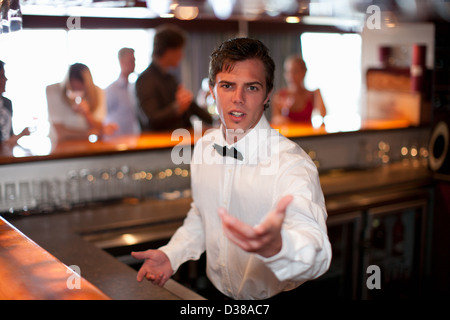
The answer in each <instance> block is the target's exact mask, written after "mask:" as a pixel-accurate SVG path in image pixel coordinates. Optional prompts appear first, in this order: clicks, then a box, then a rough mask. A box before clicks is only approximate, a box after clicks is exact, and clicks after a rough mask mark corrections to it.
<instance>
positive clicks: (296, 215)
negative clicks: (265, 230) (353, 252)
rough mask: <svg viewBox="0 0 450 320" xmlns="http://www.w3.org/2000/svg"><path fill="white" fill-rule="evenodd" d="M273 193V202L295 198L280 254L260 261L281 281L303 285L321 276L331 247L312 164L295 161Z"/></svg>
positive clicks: (325, 267)
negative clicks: (274, 195)
mask: <svg viewBox="0 0 450 320" xmlns="http://www.w3.org/2000/svg"><path fill="white" fill-rule="evenodd" d="M275 194H276V197H275V198H274V199H278V200H279V199H280V198H281V197H282V196H285V195H287V194H292V195H293V196H294V199H293V201H292V202H291V204H290V205H289V206H288V209H287V212H286V218H285V221H284V224H283V227H282V231H281V237H282V248H281V250H280V252H278V253H277V254H276V255H274V256H272V257H269V258H264V257H261V259H262V261H263V262H264V263H265V264H266V265H267V266H268V267H269V268H270V269H271V270H272V272H273V273H274V274H275V276H276V277H277V278H278V279H279V280H280V281H285V280H286V281H298V282H304V281H307V280H311V279H315V278H317V277H319V276H321V275H322V274H324V273H325V272H326V271H327V270H328V268H329V266H330V262H331V244H330V241H329V239H328V234H327V227H326V219H327V212H326V209H325V201H324V197H323V193H322V189H321V187H320V181H319V177H318V173H317V169H316V167H315V166H314V164H313V163H312V161H310V160H309V159H304V160H301V161H296V163H295V165H291V166H290V168H288V169H286V170H285V174H282V175H281V176H280V179H279V181H278V183H277V186H276V190H275ZM278 200H277V201H278ZM275 205H276V204H275Z"/></svg>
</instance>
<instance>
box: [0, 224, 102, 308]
mask: <svg viewBox="0 0 450 320" xmlns="http://www.w3.org/2000/svg"><path fill="white" fill-rule="evenodd" d="M0 279H1V282H0V299H1V300H109V297H108V296H107V295H105V294H104V293H103V292H101V291H100V290H99V289H98V288H96V287H95V286H93V285H92V284H91V283H90V282H88V281H87V280H86V279H84V278H82V277H80V276H79V275H78V274H76V273H75V272H74V271H73V270H72V269H71V268H69V267H67V266H66V265H65V264H63V263H62V262H60V261H59V260H58V259H56V258H55V257H54V256H52V255H51V254H50V253H48V252H47V251H45V250H44V249H43V248H41V247H39V246H38V245H37V244H36V243H35V242H33V241H32V240H30V239H29V238H28V237H26V236H25V235H24V234H22V233H21V232H20V231H18V230H17V229H16V228H14V227H13V226H12V225H10V224H9V223H8V222H7V221H5V220H4V219H3V218H1V217H0Z"/></svg>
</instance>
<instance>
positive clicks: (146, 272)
mask: <svg viewBox="0 0 450 320" xmlns="http://www.w3.org/2000/svg"><path fill="white" fill-rule="evenodd" d="M131 255H132V256H133V258H135V259H145V261H144V263H143V264H142V267H141V268H140V269H139V271H138V274H137V281H138V282H141V281H142V280H143V279H144V278H146V279H147V280H149V281H151V282H152V283H153V284H155V285H157V286H160V287H162V286H164V284H165V283H166V282H167V280H169V278H170V277H171V276H172V273H173V270H172V265H171V264H170V260H169V258H168V257H167V255H166V254H165V253H164V252H162V251H161V250H147V251H139V252H131Z"/></svg>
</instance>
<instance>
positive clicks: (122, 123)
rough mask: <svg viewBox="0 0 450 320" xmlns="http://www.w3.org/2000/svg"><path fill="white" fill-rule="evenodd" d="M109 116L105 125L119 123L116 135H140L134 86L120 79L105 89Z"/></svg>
mask: <svg viewBox="0 0 450 320" xmlns="http://www.w3.org/2000/svg"><path fill="white" fill-rule="evenodd" d="M105 96H106V107H107V115H106V120H105V123H117V124H118V125H119V128H118V129H117V131H116V132H114V135H116V136H119V135H125V134H139V133H140V127H139V121H138V118H137V113H136V103H137V102H136V97H135V95H134V85H132V84H130V83H129V82H128V80H127V79H125V78H123V77H119V78H118V79H117V80H116V81H114V82H113V83H111V84H110V85H109V86H108V87H107V88H106V89H105Z"/></svg>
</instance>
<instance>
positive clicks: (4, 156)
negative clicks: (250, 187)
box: [0, 120, 410, 165]
mask: <svg viewBox="0 0 450 320" xmlns="http://www.w3.org/2000/svg"><path fill="white" fill-rule="evenodd" d="M409 126H410V123H409V122H408V121H405V120H364V121H363V122H362V123H361V124H360V125H359V126H358V127H357V128H355V127H354V126H353V127H352V128H350V129H348V131H373V130H391V129H401V128H407V127H409ZM272 127H273V128H274V129H276V130H278V131H279V132H280V133H281V134H283V135H284V136H286V137H288V138H298V137H311V136H325V135H327V134H339V133H342V132H348V131H346V130H344V129H345V128H341V129H342V130H343V131H342V130H341V131H339V130H338V131H335V130H336V127H334V128H331V129H330V128H329V127H327V126H325V125H322V126H320V127H318V128H315V127H313V126H311V125H307V124H298V123H287V124H283V125H272ZM331 127H332V126H331ZM206 130H208V128H201V129H199V130H180V131H174V132H147V133H142V134H141V135H124V136H119V137H111V138H106V139H98V140H95V141H91V142H90V141H87V140H71V141H65V142H61V143H58V145H56V146H55V145H51V143H50V140H49V139H48V138H45V139H47V140H46V141H43V140H32V141H30V138H31V137H23V138H22V139H23V140H24V141H28V142H27V143H20V141H19V144H20V145H19V146H8V145H6V144H0V165H1V164H11V163H18V162H30V161H41V160H53V159H67V158H77V157H87V156H96V155H108V154H117V153H124V152H139V151H143V150H154V149H165V148H172V147H174V146H176V145H180V144H181V145H186V144H187V145H190V144H193V143H194V142H195V141H196V140H197V139H198V138H200V137H201V136H202V134H203V133H204V132H205V131H206ZM197 131H198V132H197ZM27 139H28V140H27ZM36 139H37V138H36ZM41 139H43V138H41ZM42 144H44V145H49V147H48V148H47V149H46V150H44V151H43V150H42V146H41V145H42ZM44 149H45V148H44Z"/></svg>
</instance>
